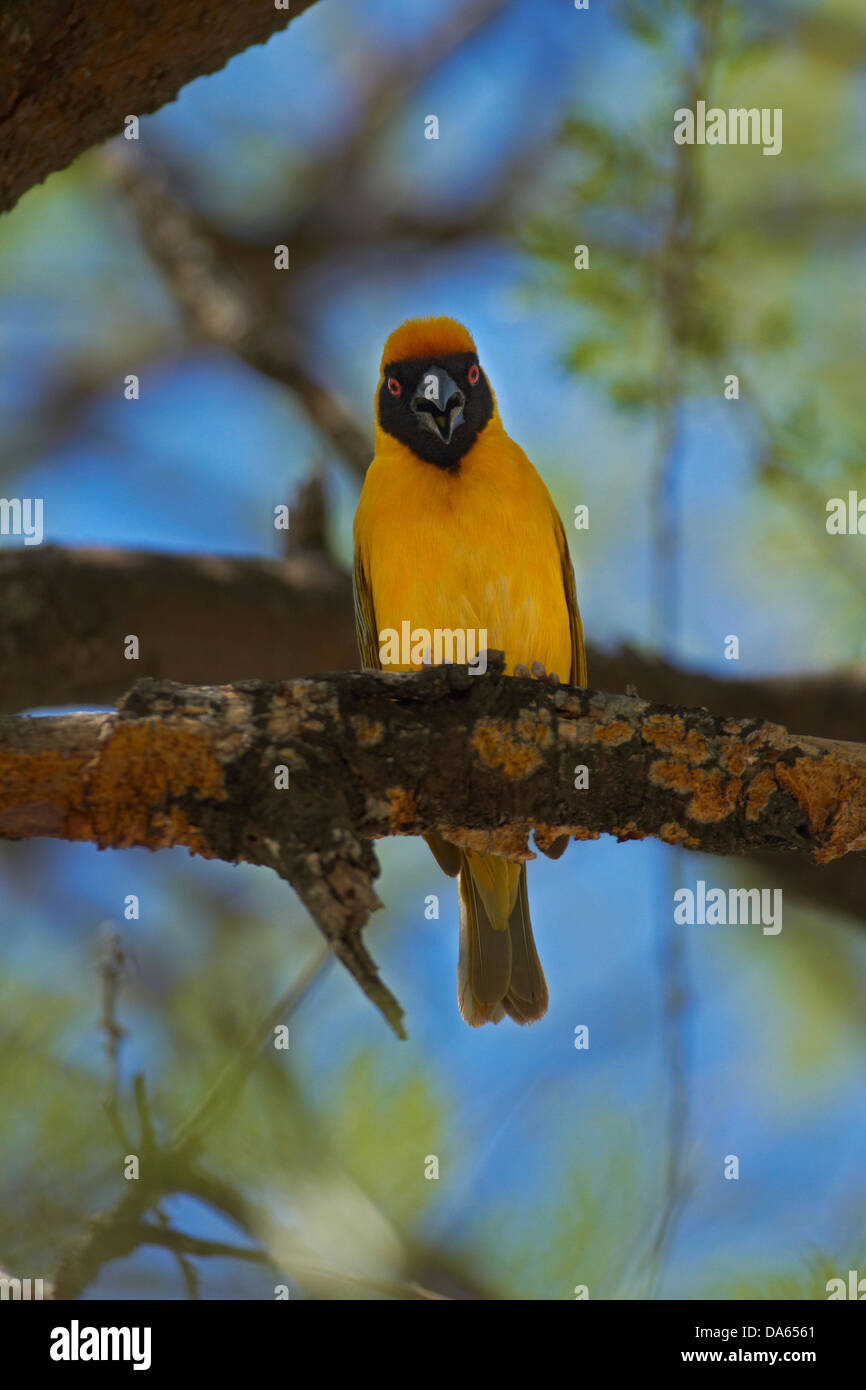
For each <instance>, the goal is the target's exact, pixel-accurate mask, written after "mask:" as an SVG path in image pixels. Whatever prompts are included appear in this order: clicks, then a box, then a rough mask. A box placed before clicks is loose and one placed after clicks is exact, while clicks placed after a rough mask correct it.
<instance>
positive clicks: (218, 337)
mask: <svg viewBox="0 0 866 1390" xmlns="http://www.w3.org/2000/svg"><path fill="white" fill-rule="evenodd" d="M103 158H104V163H105V167H106V170H107V171H108V172H109V174H110V176H111V178H112V180H113V182H114V184H115V186H116V187H117V188H118V190H119V191H120V192H121V193H122V194H123V196H124V198H125V199H126V201H127V203H128V206H129V207H130V208H131V210H132V211H133V213H134V215H135V218H136V222H137V225H138V230H139V233H140V235H141V239H142V242H143V244H144V247H145V250H146V251H147V252H148V254H149V255H150V257H151V259H152V260H153V262H154V264H155V265H156V266H157V268H158V269H159V271H160V272H161V274H162V275H163V278H164V279H165V282H166V284H167V286H168V288H169V289H170V291H171V293H172V295H173V297H174V300H175V303H176V304H177V306H178V309H179V310H180V313H181V315H182V316H183V319H184V323H185V324H186V327H187V330H188V331H189V332H190V333H191V334H192V336H193V337H195V338H197V339H199V340H200V341H203V342H208V343H212V344H215V345H217V346H219V347H224V348H226V349H228V350H229V351H232V352H235V353H237V355H238V356H239V357H241V358H242V359H243V361H245V362H246V363H248V365H249V366H251V367H254V368H255V370H256V371H259V372H261V373H262V374H263V375H264V376H267V377H270V378H271V379H272V380H273V381H276V382H278V383H279V384H280V385H282V386H286V387H287V388H288V389H289V390H290V391H291V392H292V393H293V394H294V395H295V396H296V397H297V399H298V401H299V402H300V404H301V405H302V406H303V408H304V410H305V411H306V413H307V414H308V416H309V417H310V419H311V420H312V421H313V423H314V424H315V425H316V426H317V427H318V428H319V429H320V430H321V431H322V433H323V434H324V435H325V437H326V438H327V439H329V440H330V442H331V443H332V444H333V446H334V447H335V449H337V451H338V452H339V453H340V454H342V456H343V457H344V458H345V459H346V461H347V462H348V463H349V464H350V465H351V467H352V468H353V469H354V471H355V472H356V473H357V474H358V475H359V476H362V477H363V474H364V472H365V471H366V468H367V465H368V463H369V461H370V459H371V458H372V454H373V448H372V439H371V437H370V436H369V435H368V434H367V432H366V430H363V429H361V428H360V427H359V426H358V425H357V424H356V423H355V420H354V418H353V417H352V415H351V414H350V413H349V411H348V410H347V409H346V407H345V406H344V405H343V404H342V403H341V402H340V401H339V399H338V398H337V397H336V395H335V394H334V393H333V392H332V391H330V390H329V389H327V388H326V387H325V386H324V385H323V384H322V383H321V382H319V381H316V380H315V379H314V378H313V376H312V374H311V373H310V371H309V369H308V366H307V360H306V358H307V354H306V353H305V351H304V345H303V343H302V342H300V341H299V340H296V338H295V335H294V334H293V332H292V330H291V327H290V326H289V325H287V324H286V323H285V322H284V320H283V316H282V314H281V313H280V312H279V305H278V304H277V307H276V308H275V306H274V299H275V298H276V297H277V296H276V294H275V290H274V286H273V282H272V284H271V291H270V294H269V295H267V296H266V295H257V294H255V292H254V291H253V288H252V286H251V285H250V283H249V282H245V281H242V280H241V278H240V277H239V276H238V274H237V272H236V271H235V270H234V268H233V267H232V265H231V264H230V263H229V262H228V261H227V260H226V259H225V258H224V257H223V256H222V255H221V254H220V250H219V247H218V245H217V244H216V242H215V241H214V240H213V238H209V237H208V235H207V233H206V232H205V231H204V229H203V227H202V225H201V223H200V221H199V219H198V218H197V216H196V214H195V212H194V211H193V210H192V208H191V207H190V206H188V205H187V204H185V203H182V202H181V201H180V200H179V199H177V198H175V197H173V196H172V195H171V194H170V193H169V192H168V189H167V188H166V186H165V184H164V181H163V180H162V179H160V178H159V176H158V175H157V173H156V172H155V169H154V168H153V167H152V166H147V167H146V166H145V164H144V162H143V161H142V160H141V158H140V157H135V158H134V157H132V156H131V155H130V153H129V152H128V151H121V150H120V149H118V148H115V149H113V150H111V151H106V152H105V154H104V156H103ZM267 254H268V258H269V265H270V267H271V271H272V274H273V275H278V274H279V273H280V272H278V271H277V270H276V269H275V268H274V261H273V258H274V252H273V248H270V250H269V252H268V253H267Z"/></svg>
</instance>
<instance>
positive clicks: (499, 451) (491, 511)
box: [355, 318, 586, 1024]
mask: <svg viewBox="0 0 866 1390" xmlns="http://www.w3.org/2000/svg"><path fill="white" fill-rule="evenodd" d="M389 370H390V371H392V372H393V373H394V375H392V376H388V375H387V374H388V372H389ZM476 372H477V375H475V373H476ZM416 374H417V377H418V382H417V384H416V385H415V386H413V382H414V380H415V376H416ZM386 378H387V379H386ZM425 383H427V385H426V387H425ZM396 386H399V388H400V389H399V390H395V387H396ZM425 390H426V394H427V396H428V397H429V396H433V397H434V401H433V403H432V404H430V403H428V402H427V401H425ZM437 390H438V391H440V393H441V394H442V395H446V394H447V393H448V392H450V393H451V394H450V396H448V399H447V400H442V401H440V402H439V403H438V404H436V392H437ZM413 393H414V394H413ZM449 407H450V413H449ZM431 413H436V414H437V418H438V420H439V421H444V420H445V417H446V415H448V418H449V420H450V419H451V417H453V419H455V420H458V421H459V423H458V424H457V425H456V426H455V427H454V429H453V437H452V442H450V443H448V442H447V441H445V440H444V438H443V439H440V438H439V437H438V434H439V430H438V426H437V427H436V428H434V427H433V425H431V424H430V422H429V420H425V419H424V416H425V415H428V414H431ZM383 416H384V417H385V418H384V421H383ZM422 426H424V427H425V428H420V427H422ZM416 427H418V428H419V433H418V435H417V440H418V442H417V444H416V434H415V429H416ZM476 427H477V428H476ZM449 428H450V426H449V424H448V423H447V421H446V423H444V424H443V426H442V429H443V430H444V431H447V430H448V429H449ZM474 430H475V431H476V432H474V433H473V431H474ZM398 434H399V436H400V437H398ZM428 435H430V436H431V438H432V441H433V442H432V443H431V440H430V439H428ZM467 442H468V447H466V445H467ZM416 448H419V449H422V450H425V449H426V450H427V451H428V452H432V453H433V455H434V456H435V457H434V461H431V460H430V458H429V457H419V454H418V453H417V452H416ZM461 451H462V452H461ZM355 583H356V615H357V623H358V637H359V645H360V648H361V656H362V660H363V661H364V664H365V665H368V666H379V665H380V664H381V663H380V660H379V634H380V633H381V632H383V631H384V630H385V629H393V630H396V631H397V632H399V631H400V629H401V624H403V623H404V622H405V621H406V620H409V622H410V623H411V625H412V627H413V628H422V629H426V630H427V631H429V632H431V633H432V632H433V631H434V630H436V629H455V628H462V629H467V630H470V629H471V630H474V631H475V632H480V631H482V630H485V629H486V639H485V640H484V642H483V644H482V645H484V646H486V647H487V648H488V649H491V650H493V649H496V650H500V651H504V652H505V660H506V669H507V670H508V671H513V668H514V666H515V665H517V664H524V665H526V666H530V667H531V665H532V663H533V662H536V661H538V662H541V664H542V665H543V666H544V667H545V670H546V671H547V672H556V673H557V674H558V675H559V676H560V677H561V678H562V679H563V680H567V681H571V682H575V683H579V684H585V683H586V668H585V658H584V650H583V635H582V630H581V626H580V617H579V613H578V608H577V599H576V597H575V591H574V578H573V574H572V569H571V561H570V559H569V555H568V548H567V544H566V541H565V535H564V532H563V529H562V523H561V522H560V520H559V517H558V515H557V513H556V509H555V507H554V505H553V502H552V500H551V498H550V494H549V493H548V491H547V488H546V487H545V485H544V483H543V482H542V480H541V478H540V477H539V475H538V474H537V473H536V471H535V469H534V468H533V466H532V464H531V463H530V462H529V459H528V458H527V457H526V455H525V454H524V452H523V450H522V449H520V448H519V447H518V445H517V444H515V443H514V441H513V440H512V439H510V438H509V436H508V435H507V434H506V433H505V430H504V429H503V427H502V423H501V421H500V418H499V413H498V410H497V408H496V402H495V398H494V397H493V393H492V391H491V390H490V388H489V384H488V383H487V381H486V378H485V377H484V376H483V373H482V372H481V369H480V367H479V366H478V364H477V358H476V356H475V344H474V343H473V341H472V338H471V337H470V335H469V333H468V332H467V330H466V329H465V328H463V326H462V325H461V324H458V323H456V322H455V321H454V320H453V319H443V318H439V319H422V320H410V321H409V322H408V323H407V324H404V325H402V327H401V328H399V329H397V330H396V332H395V333H393V334H392V335H391V337H390V338H389V339H388V341H387V343H386V344H385V351H384V354H383V359H382V375H381V376H380V380H379V387H378V393H377V411H376V436H375V457H374V459H373V462H372V463H371V465H370V468H369V470H368V472H367V475H366V478H365V481H364V487H363V490H362V493H361V499H360V502H359V504H358V510H357V513H356V517H355ZM418 664H419V663H417V662H416V663H413V662H411V661H405V662H394V663H392V664H390V665H389V666H388V669H389V670H407V669H411V668H412V667H413V666H416V667H417V665H418ZM428 843H430V845H431V848H432V849H433V851H434V853H435V854H436V857H437V859H438V861H439V863H440V865H441V866H442V867H443V868H444V869H445V870H446V872H451V873H454V872H457V870H458V868H459V872H460V890H461V891H460V896H461V961H460V967H459V972H458V973H459V980H458V997H459V1002H460V1007H461V1012H462V1013H463V1016H464V1018H466V1020H467V1022H470V1023H472V1024H479V1023H483V1022H487V1021H488V1020H492V1021H498V1019H499V1018H501V1017H502V1014H503V1012H508V1013H509V1014H510V1015H511V1016H512V1017H513V1018H516V1019H517V1021H519V1022H525V1021H531V1020H532V1019H533V1018H536V1017H540V1016H541V1015H542V1014H543V1013H544V1011H545V1008H546V1004H547V990H546V986H545V985H544V977H543V975H542V974H541V968H540V966H539V965H538V957H537V955H536V954H535V947H534V943H533V941H532V929H531V926H530V923H529V911H528V901H527V898H526V870H525V866H521V865H519V864H515V863H511V862H509V861H507V860H503V859H501V858H497V857H496V856H493V855H477V854H474V853H470V852H464V851H457V850H456V849H455V848H454V847H453V846H448V845H446V844H445V843H444V842H443V841H442V840H441V839H439V837H435V836H433V837H429V838H428ZM484 996H489V997H484Z"/></svg>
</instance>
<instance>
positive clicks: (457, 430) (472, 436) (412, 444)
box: [376, 318, 496, 472]
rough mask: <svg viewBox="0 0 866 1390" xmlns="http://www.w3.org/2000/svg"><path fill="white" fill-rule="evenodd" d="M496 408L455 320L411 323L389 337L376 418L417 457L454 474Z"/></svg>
mask: <svg viewBox="0 0 866 1390" xmlns="http://www.w3.org/2000/svg"><path fill="white" fill-rule="evenodd" d="M495 409H496V402H495V400H494V398H493V392H492V391H491V389H490V386H489V384H488V381H487V378H486V376H485V375H484V372H483V371H482V369H481V366H480V364H479V362H478V354H477V352H476V350H475V344H474V342H473V341H472V338H471V336H470V334H469V333H468V332H467V330H466V329H465V328H464V327H463V325H462V324H461V323H458V322H457V320H456V319H449V318H426V319H409V320H408V321H407V322H406V323H404V324H401V326H400V327H399V328H397V329H395V331H394V332H393V333H392V334H391V336H390V337H389V338H388V341H387V342H386V344H385V350H384V352H383V354H382V371H381V376H380V380H379V390H378V395H377V399H376V419H377V421H378V423H379V426H380V427H381V428H382V429H383V430H385V432H386V433H387V434H390V435H392V436H393V437H394V438H395V439H399V440H400V442H401V443H403V444H405V445H406V447H407V448H408V449H411V451H412V453H413V454H415V455H416V456H417V457H418V458H420V459H423V460H424V461H425V462H426V463H433V464H435V465H436V466H437V467H438V468H444V469H446V470H448V471H452V472H453V471H456V470H457V469H458V468H459V466H460V460H461V459H462V458H463V456H464V454H466V453H467V451H468V450H469V449H470V448H471V447H472V445H473V444H474V443H475V441H476V439H477V438H478V436H479V434H480V433H481V431H482V430H483V429H484V427H485V425H487V423H488V421H489V420H490V419H491V418H492V416H493V414H494V411H495Z"/></svg>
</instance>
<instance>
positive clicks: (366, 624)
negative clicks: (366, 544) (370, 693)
mask: <svg viewBox="0 0 866 1390" xmlns="http://www.w3.org/2000/svg"><path fill="white" fill-rule="evenodd" d="M352 593H353V595H354V599H355V636H356V637H357V639H358V651H359V652H360V655H361V665H362V666H366V667H367V669H368V670H369V669H370V667H372V668H373V669H374V670H376V671H380V670H381V669H382V663H381V662H380V660H379V630H378V628H377V627H376V612H375V609H374V607H373V591H372V589H371V588H370V580H369V578H368V577H367V572H366V570H365V569H364V562H363V560H362V558H361V550H360V547H357V546H356V548H355V564H354V566H353V569H352Z"/></svg>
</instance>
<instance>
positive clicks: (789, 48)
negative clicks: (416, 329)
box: [526, 0, 866, 573]
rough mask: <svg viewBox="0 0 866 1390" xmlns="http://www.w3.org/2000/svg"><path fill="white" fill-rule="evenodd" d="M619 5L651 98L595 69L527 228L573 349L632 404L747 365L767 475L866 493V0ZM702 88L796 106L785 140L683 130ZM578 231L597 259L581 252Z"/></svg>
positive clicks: (744, 384)
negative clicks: (702, 140) (728, 141)
mask: <svg viewBox="0 0 866 1390" xmlns="http://www.w3.org/2000/svg"><path fill="white" fill-rule="evenodd" d="M846 8H847V10H848V15H847V16H846V15H845V13H844V11H845V10H846ZM617 12H618V13H619V15H620V17H621V19H622V22H623V24H624V26H625V29H626V31H627V33H628V35H629V37H630V41H631V44H632V46H633V48H634V49H636V50H637V54H636V56H635V58H634V61H635V62H638V61H640V62H643V64H644V67H643V68H642V69H641V71H642V74H643V75H644V77H645V81H644V84H643V92H642V98H644V97H645V99H642V100H641V102H640V109H639V111H638V112H637V113H635V110H634V103H633V101H631V102H623V103H621V107H622V111H623V113H624V114H621V115H620V116H619V117H618V116H617V112H616V109H615V108H613V107H612V103H611V102H610V101H609V100H608V101H603V100H601V99H600V96H601V94H600V91H599V86H598V84H596V83H593V82H589V83H587V84H584V87H583V89H582V94H581V97H580V98H579V99H578V101H577V102H576V103H575V104H574V107H573V110H572V112H571V114H570V115H569V116H568V118H567V119H566V120H565V122H564V124H563V127H562V132H561V143H560V147H559V151H558V156H557V160H556V165H555V177H554V178H553V179H552V181H551V185H550V187H549V188H548V189H547V190H546V193H545V198H544V211H543V212H542V213H539V214H538V215H537V216H536V217H535V218H533V219H532V221H531V223H530V226H529V228H528V231H527V234H526V244H527V246H528V248H529V250H530V251H531V252H532V254H533V256H534V257H535V261H536V272H537V273H536V281H537V284H538V287H539V289H542V290H544V291H545V292H549V293H550V294H552V295H555V296H556V298H557V300H558V302H559V303H560V305H561V306H564V305H569V306H571V310H572V324H573V327H572V331H571V341H570V344H569V346H568V349H567V352H566V354H565V359H564V360H565V364H566V365H567V367H568V368H569V369H570V370H571V371H573V372H575V373H578V374H583V373H588V374H591V375H592V377H593V379H594V381H596V382H597V383H601V384H603V385H604V386H605V387H606V389H607V391H608V392H609V394H610V396H611V398H612V399H613V400H614V401H615V402H616V403H617V404H619V405H621V406H623V407H625V408H641V407H647V406H650V407H657V406H659V405H661V404H663V403H664V401H665V400H666V399H667V397H668V395H669V394H671V393H673V394H675V395H676V396H678V397H697V396H715V397H720V396H721V395H722V391H723V385H724V378H725V376H726V375H728V374H729V373H736V374H737V375H738V376H739V378H740V392H741V398H742V399H741V402H740V405H739V407H732V408H739V409H740V410H741V412H742V416H743V419H744V420H745V422H746V428H747V429H749V431H750V432H751V433H752V435H753V436H754V438H755V443H756V450H755V461H756V470H757V472H758V474H759V475H760V476H761V477H763V479H764V480H765V481H766V482H768V483H771V482H774V481H778V479H779V478H780V476H781V477H782V481H783V482H786V481H787V482H788V483H789V486H790V479H791V477H793V478H795V479H801V480H806V481H807V482H809V483H812V482H814V483H815V484H816V485H820V488H821V489H822V490H826V489H827V488H830V489H832V491H831V493H829V494H828V493H826V491H822V496H826V495H833V492H835V491H836V490H838V489H842V488H844V487H860V488H861V490H862V489H863V487H864V486H866V450H864V442H866V426H864V420H863V409H862V405H863V381H864V377H866V323H864V319H863V314H862V304H861V295H860V294H859V293H857V292H852V291H854V287H855V286H857V285H858V284H860V283H862V281H861V275H862V235H863V224H864V213H866V181H864V176H863V161H862V138H861V137H862V116H861V112H860V104H859V101H858V85H859V82H860V70H859V69H858V66H857V64H856V62H855V61H854V55H856V53H857V52H859V53H860V55H861V58H862V56H863V55H864V54H866V22H864V19H863V14H862V8H861V7H858V6H848V7H846V6H843V5H836V4H827V5H824V6H820V7H810V8H809V10H808V12H805V11H800V10H799V9H797V8H796V7H793V6H787V5H779V6H773V5H768V6H763V5H762V6H759V7H755V6H751V5H745V4H724V5H722V4H720V3H717V2H716V0H666V3H664V4H660V5H654V6H653V7H652V10H651V11H650V9H649V7H647V6H642V5H638V4H633V3H629V4H621V5H619V6H617ZM626 71H627V72H629V71H631V64H628V65H626ZM599 82H607V83H610V82H611V74H609V73H607V72H603V73H602V74H600V76H599ZM612 83H613V87H614V90H615V89H616V84H617V77H616V75H615V74H614V75H613V77H612ZM697 98H700V99H703V100H705V101H706V103H707V107H708V108H709V107H710V106H719V107H722V108H725V109H727V108H728V107H739V106H754V105H759V106H761V107H770V108H776V107H780V108H782V111H783V113H784V115H783V148H782V152H781V154H779V155H778V156H764V155H763V154H762V152H761V149H760V147H758V146H752V145H745V146H743V145H739V146H709V145H705V146H699V145H676V144H675V143H674V140H673V127H674V119H673V114H674V111H675V109H676V108H678V107H680V106H685V107H691V108H692V109H694V104H695V100H696V99H697ZM577 244H586V245H588V246H589V248H590V268H589V269H586V270H577V269H575V268H574V266H573V253H572V250H571V248H572V246H574V245H577ZM821 506H823V503H821ZM861 573H862V572H861Z"/></svg>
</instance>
